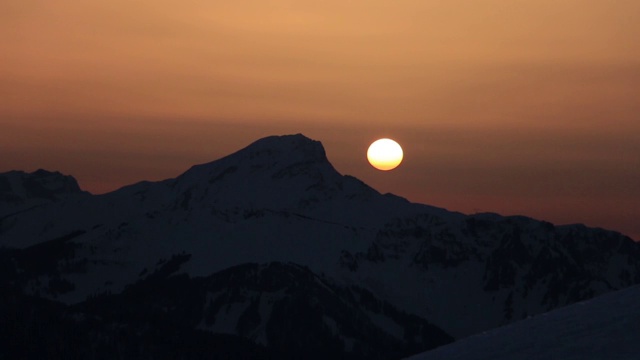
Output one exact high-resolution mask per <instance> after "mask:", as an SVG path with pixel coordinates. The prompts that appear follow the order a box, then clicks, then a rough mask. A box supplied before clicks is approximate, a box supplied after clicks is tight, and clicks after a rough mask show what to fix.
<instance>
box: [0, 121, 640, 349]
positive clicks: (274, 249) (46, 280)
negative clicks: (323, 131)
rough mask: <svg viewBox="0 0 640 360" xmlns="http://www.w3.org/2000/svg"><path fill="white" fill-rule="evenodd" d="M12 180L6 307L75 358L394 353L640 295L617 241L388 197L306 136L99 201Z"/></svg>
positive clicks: (637, 254)
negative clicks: (64, 338)
mask: <svg viewBox="0 0 640 360" xmlns="http://www.w3.org/2000/svg"><path fill="white" fill-rule="evenodd" d="M15 174H16V172H11V173H6V174H0V190H1V191H2V194H3V197H2V198H0V211H1V212H0V246H1V247H2V250H1V254H0V256H2V259H0V260H1V261H2V263H3V266H4V267H5V268H6V269H5V271H4V274H5V275H4V276H3V287H4V288H5V289H7V291H9V292H10V293H11V294H13V297H12V298H11V299H13V302H10V303H9V304H7V305H6V308H7V309H15V311H14V313H17V314H22V313H25V314H26V313H29V312H28V311H27V310H26V309H24V308H23V307H21V306H22V305H21V304H29V305H28V306H31V307H34V308H37V309H43V308H47V309H53V310H50V311H44V310H42V312H43V313H45V312H46V313H50V314H54V315H51V316H54V317H55V318H56V319H57V321H58V322H60V323H63V324H66V325H65V326H68V327H70V328H72V329H76V330H74V331H79V330H77V329H82V331H80V332H79V333H81V334H84V335H83V336H82V339H80V340H78V343H81V344H87V345H86V346H85V347H83V346H79V347H78V352H77V354H78V357H82V356H83V355H86V351H92V350H91V345H90V344H92V343H95V341H96V339H103V340H104V339H106V340H104V341H103V342H102V343H101V344H102V345H101V346H103V347H104V349H106V350H105V353H106V354H111V355H114V354H116V355H117V354H120V353H122V352H125V353H128V354H130V355H131V356H129V357H137V358H154V357H155V358H158V357H161V356H162V355H163V354H164V355H166V356H167V357H171V356H169V355H168V353H166V352H164V349H166V347H168V346H169V345H168V344H173V345H172V346H173V349H174V350H175V349H177V350H176V351H179V353H180V354H182V355H179V354H176V353H172V354H174V355H175V356H173V358H193V357H196V358H198V357H197V356H196V355H195V354H193V352H192V351H188V350H187V349H186V348H185V347H184V346H182V345H179V344H178V343H176V342H167V341H163V340H162V339H163V338H165V337H167V336H169V337H170V336H174V335H175V332H176V331H177V332H179V333H181V334H183V335H184V334H192V336H191V335H189V336H191V338H193V339H195V338H199V339H208V340H206V341H210V342H211V343H219V342H220V341H219V340H217V339H219V338H220V337H221V336H223V337H224V336H226V337H231V338H233V339H234V340H233V341H229V342H228V343H229V344H231V345H229V346H228V347H220V348H219V349H220V351H219V352H215V351H214V352H209V354H211V358H216V357H214V355H213V354H214V353H215V354H218V355H220V354H222V355H220V356H222V357H220V358H224V354H236V355H237V356H238V357H241V356H242V355H239V354H240V352H239V351H241V350H239V349H241V348H245V347H246V346H245V345H247V344H251V346H252V348H251V349H252V350H250V351H251V354H252V355H251V356H255V357H258V356H262V357H265V358H269V357H275V358H300V357H314V356H315V357H316V358H327V357H339V358H340V357H342V358H381V359H388V358H399V357H402V356H407V355H411V354H413V353H418V352H420V351H424V350H428V349H431V348H433V347H436V346H439V345H443V344H446V343H449V342H451V341H453V340H455V339H459V338H462V337H465V336H468V335H472V334H474V333H478V332H481V331H485V330H488V329H492V328H495V327H497V326H500V325H503V324H507V323H510V322H513V321H516V320H519V319H523V318H526V317H528V316H530V315H534V314H539V313H543V312H546V311H549V310H551V309H555V308H558V307H561V306H564V305H568V304H571V303H574V302H577V301H581V300H584V299H588V298H591V297H594V296H596V295H599V294H603V293H606V292H609V291H612V290H616V289H622V288H625V287H628V286H630V285H633V284H636V283H640V262H638V259H639V258H640V245H638V244H636V243H634V242H633V241H632V240H631V239H630V238H628V237H626V236H624V235H622V234H619V233H617V232H613V231H607V230H603V229H592V228H588V227H585V226H583V225H565V226H555V225H553V224H550V223H548V222H543V221H537V220H535V219H531V218H527V217H522V216H511V217H503V216H500V215H497V214H475V215H465V214H462V213H458V212H451V211H447V210H445V209H441V208H436V207H432V206H428V205H424V204H416V203H411V202H409V201H407V200H406V199H403V198H401V197H398V196H395V195H390V194H386V195H383V194H380V193H379V192H377V191H376V190H374V189H372V188H371V187H369V186H368V185H366V184H364V183H363V182H362V181H360V180H358V179H356V178H354V177H351V176H347V175H342V174H340V173H338V172H337V171H336V170H335V169H334V167H333V166H332V165H331V163H330V162H329V161H328V159H327V157H326V154H325V151H324V148H323V147H322V144H321V143H320V142H318V141H314V140H311V139H308V138H307V137H305V136H303V135H300V134H298V135H287V136H272V137H267V138H264V139H260V140H258V141H256V142H254V143H252V144H250V145H249V146H248V147H246V148H244V149H241V150H240V151H238V152H236V153H233V154H231V155H229V156H226V157H223V158H221V159H219V160H216V161H213V162H210V163H206V164H201V165H196V166H193V167H191V168H190V169H189V170H187V171H186V172H185V173H183V174H182V175H180V176H178V177H177V178H175V179H167V180H164V181H159V182H140V183H137V184H133V185H130V186H126V187H123V188H121V189H119V190H116V191H114V192H111V193H108V194H104V195H90V194H88V193H86V192H82V191H81V190H80V189H79V188H77V183H76V182H75V180H72V178H70V177H64V176H63V175H56V176H58V177H59V178H60V179H71V180H67V183H68V184H76V187H73V186H67V187H59V186H53V187H50V189H64V191H62V190H61V191H57V190H56V191H53V190H52V191H53V193H52V195H51V196H45V197H37V196H34V195H32V194H33V193H34V192H33V191H31V192H28V194H30V195H28V196H26V195H24V194H26V193H25V192H24V191H23V190H21V189H27V188H29V186H28V185H24V183H25V182H27V181H28V180H27V179H28V178H29V176H32V177H33V176H36V175H35V174H32V175H28V174H24V173H20V174H22V175H20V176H15ZM47 174H51V173H47ZM5 178H6V179H9V178H10V180H7V181H3V180H2V179H5ZM54 183H56V182H54ZM36 193H37V191H36ZM18 198H19V199H21V200H20V201H15V199H18ZM7 199H13V200H7ZM8 301H9V300H8ZM25 306H27V305H25ZM32 312H33V311H32ZM25 317H26V315H25ZM78 319H80V320H78ZM87 319H94V320H87ZM98 319H101V320H98ZM12 321H13V323H12V324H14V325H12V326H22V327H24V328H25V329H27V330H29V329H32V328H37V327H38V326H43V325H42V324H41V323H40V322H39V321H38V320H37V319H33V318H23V317H20V316H18V317H16V318H15V319H13V320H12ZM16 324H18V325H16ZM19 324H21V325H19ZM152 324H154V325H152ZM155 324H157V325H158V326H159V327H158V329H163V330H158V331H157V332H154V331H150V330H149V328H150V327H154V326H155ZM118 326H125V327H126V326H128V327H129V328H130V331H131V334H132V335H131V344H130V345H131V346H129V347H126V348H119V347H118V346H120V345H118V344H119V342H118V339H120V336H121V335H119V334H118V333H117V332H114V331H112V329H113V328H114V327H118ZM178 330H179V331H178ZM50 331H56V329H53V328H52V329H51V330H50ZM133 334H135V335H133ZM171 334H173V335H171ZM175 336H177V335H175ZM175 336H174V337H175ZM45 338H46V337H45ZM42 341H43V342H46V341H47V340H42ZM202 341H205V340H202ZM181 343H182V344H185V343H184V342H181ZM16 344H19V339H18V340H14V342H12V344H9V345H11V346H8V347H7V349H12V350H11V351H20V349H21V347H20V346H19V345H16ZM141 344H146V345H145V346H147V347H146V348H145V347H144V346H142V345H141ZM233 344H235V345H233ZM236 345H237V346H236ZM194 346H195V345H194ZM247 346H248V345H247ZM169 347H170V346H169ZM305 349H306V350H305ZM209 350H210V349H209ZM52 351H53V350H52ZM83 351H85V352H83ZM203 351H204V350H203ZM196 353H197V352H196ZM189 354H191V355H189ZM54 355H55V354H54ZM218 355H215V356H218ZM245 355H246V354H245ZM303 355H304V356H303ZM118 356H120V357H123V358H127V356H121V355H118ZM230 356H231V355H230ZM201 358H207V357H201ZM231 358H233V356H232V357H231Z"/></svg>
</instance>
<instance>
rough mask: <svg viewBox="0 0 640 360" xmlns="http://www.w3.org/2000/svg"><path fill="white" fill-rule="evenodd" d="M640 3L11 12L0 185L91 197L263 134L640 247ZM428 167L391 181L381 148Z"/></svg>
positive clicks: (433, 196)
mask: <svg viewBox="0 0 640 360" xmlns="http://www.w3.org/2000/svg"><path fill="white" fill-rule="evenodd" d="M639 19H640V2H639V1H637V0H619V1H615V2H613V1H608V0H564V1H551V0H540V1H513V0H479V1H476V0H467V1H422V0H399V1H393V2H392V1H382V0H368V1H348V2H346V1H337V0H327V1H322V2H310V1H300V0H296V1H293V0H289V1H287V0H274V1H269V2H265V1H257V0H239V1H226V2H223V1H203V0H185V1H181V2H174V1H166V0H155V1H150V0H137V1H124V0H109V1H107V0H92V1H72V0H55V1H47V0H5V1H2V2H0V49H2V51H0V154H1V155H0V171H7V170H10V169H22V170H27V171H31V170H35V169H37V168H40V167H42V168H47V169H51V170H60V171H63V172H65V173H70V174H73V175H74V176H76V177H77V178H78V180H79V182H80V184H81V186H82V187H83V188H85V189H87V190H90V191H92V192H97V193H100V192H106V191H110V190H113V189H116V188H117V187H119V186H122V185H125V184H127V183H131V182H135V181H140V180H143V179H147V180H158V179H162V178H166V177H173V176H176V175H178V174H179V173H180V172H182V171H184V170H186V169H187V168H188V167H189V166H190V165H192V164H195V163H201V162H206V161H211V160H214V159H216V158H218V157H220V156H223V155H225V154H228V153H230V152H233V151H235V150H237V149H238V148H240V147H242V146H245V145H247V144H248V143H249V142H251V141H253V140H255V139H257V138H258V137H261V136H266V135H272V134H284V133H298V132H302V133H304V134H305V135H307V136H309V137H311V138H314V139H317V140H321V141H322V142H323V143H324V145H325V147H326V149H327V153H328V156H329V159H330V160H331V161H332V163H334V165H335V166H336V168H337V169H338V170H339V171H341V172H342V173H347V174H351V175H354V176H357V177H359V178H361V179H362V180H364V181H365V182H367V183H369V184H371V185H372V186H374V187H375V188H376V189H378V190H380V191H382V192H392V193H396V194H398V195H401V196H404V197H407V198H408V199H410V200H412V201H418V202H426V203H429V204H433V205H436V206H442V207H446V208H449V209H451V210H458V211H463V212H476V211H493V212H499V213H503V214H525V215H529V216H533V217H537V218H542V219H545V220H549V221H552V222H555V223H572V222H584V223H587V224H588V225H591V226H600V227H606V228H611V229H614V230H619V231H622V232H624V233H626V234H628V235H630V236H632V237H634V238H635V239H640V219H639V217H638V214H640V186H639V185H638V184H640V101H639V99H640V86H639V85H638V84H640V45H638V40H637V39H638V38H639V36H640V21H639ZM380 137H391V138H394V139H396V140H398V142H400V143H401V144H402V145H403V147H404V148H405V152H406V153H411V157H408V158H407V159H406V160H405V162H403V166H401V167H399V168H398V169H397V170H395V171H393V172H390V173H381V172H379V171H376V170H375V169H372V168H371V167H370V166H369V165H368V164H367V163H366V161H363V159H362V153H363V152H364V151H366V149H367V146H368V144H369V140H370V139H371V138H380Z"/></svg>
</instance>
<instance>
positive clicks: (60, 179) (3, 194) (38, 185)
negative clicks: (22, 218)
mask: <svg viewBox="0 0 640 360" xmlns="http://www.w3.org/2000/svg"><path fill="white" fill-rule="evenodd" d="M80 192H82V190H81V189H80V186H78V182H77V181H76V179H75V178H73V177H72V176H69V175H64V174H61V173H60V172H58V171H55V172H51V171H47V170H43V169H38V170H36V171H34V172H32V173H26V172H23V171H10V172H7V173H2V174H0V200H5V201H9V202H22V201H24V200H26V199H32V198H40V199H48V200H53V199H56V198H58V197H59V196H61V195H66V194H74V193H80Z"/></svg>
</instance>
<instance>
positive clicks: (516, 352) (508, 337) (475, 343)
mask: <svg viewBox="0 0 640 360" xmlns="http://www.w3.org/2000/svg"><path fill="white" fill-rule="evenodd" d="M639 299H640V286H634V287H632V288H628V289H624V290H619V291H614V292H611V293H609V294H606V295H601V296H599V297H597V298H594V299H591V300H587V301H584V302H580V303H577V304H573V305H570V306H567V307H563V308H561V309H557V310H553V311H550V312H548V313H545V314H542V315H537V316H534V317H531V318H528V319H526V320H521V321H518V322H516V323H513V324H510V325H506V326H503V327H500V328H497V329H494V330H490V331H487V332H484V333H481V334H477V335H474V336H471V337H468V338H466V339H462V340H459V341H457V342H455V343H453V344H451V345H446V346H443V347H440V348H438V349H436V350H433V351H429V352H426V353H423V354H419V355H415V356H412V357H410V358H409V359H411V360H445V359H446V360H454V359H465V360H480V359H493V360H511V359H522V360H528V359H564V360H590V359H594V360H596V359H618V360H633V359H637V358H638V354H640V342H638V329H639V327H640V325H639V324H640V301H638V300H639Z"/></svg>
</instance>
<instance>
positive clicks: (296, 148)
mask: <svg viewBox="0 0 640 360" xmlns="http://www.w3.org/2000/svg"><path fill="white" fill-rule="evenodd" d="M246 152H248V153H249V157H250V158H251V159H258V158H259V159H262V160H268V159H269V158H276V157H277V158H279V159H280V161H287V162H300V161H303V162H307V163H308V162H328V160H327V155H326V153H325V151H324V147H323V146H322V143H321V142H320V141H316V140H312V139H310V138H308V137H306V136H304V135H302V134H295V135H279V136H278V135H275V136H268V137H265V138H262V139H259V140H257V141H255V142H253V143H252V144H250V145H249V146H247V147H246V148H244V149H242V150H240V151H239V152H238V153H246Z"/></svg>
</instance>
